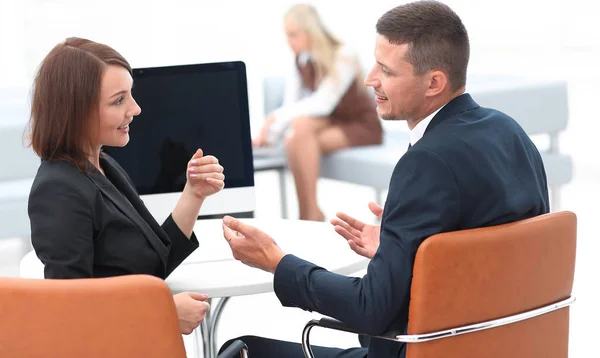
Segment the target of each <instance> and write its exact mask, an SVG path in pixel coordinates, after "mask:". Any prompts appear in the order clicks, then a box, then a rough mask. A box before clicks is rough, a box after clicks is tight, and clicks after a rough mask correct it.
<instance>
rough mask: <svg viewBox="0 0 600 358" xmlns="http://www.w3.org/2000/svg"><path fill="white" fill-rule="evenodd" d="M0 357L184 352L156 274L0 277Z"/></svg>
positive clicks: (168, 295) (168, 298) (169, 300)
mask: <svg viewBox="0 0 600 358" xmlns="http://www.w3.org/2000/svg"><path fill="white" fill-rule="evenodd" d="M0 357H11V358H18V357H27V358H36V357H44V358H71V357H86V358H100V357H102V358H105V357H110V358H120V357H123V358H124V357H128V358H130V357H145V358H147V357H161V358H163V357H175V358H179V357H181V358H184V357H185V348H184V345H183V339H182V337H181V333H180V329H179V323H178V319H177V314H176V311H175V304H174V302H173V296H172V295H171V292H170V291H169V288H168V287H167V285H166V284H165V282H164V281H162V280H160V279H158V278H155V277H152V276H144V275H136V276H121V277H111V278H99V279H76V280H41V279H20V278H0Z"/></svg>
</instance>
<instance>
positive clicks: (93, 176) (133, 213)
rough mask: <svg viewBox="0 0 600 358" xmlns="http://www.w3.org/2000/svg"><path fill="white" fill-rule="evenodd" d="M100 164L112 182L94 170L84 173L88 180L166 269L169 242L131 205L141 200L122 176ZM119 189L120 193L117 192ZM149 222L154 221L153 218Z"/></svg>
mask: <svg viewBox="0 0 600 358" xmlns="http://www.w3.org/2000/svg"><path fill="white" fill-rule="evenodd" d="M101 162H102V168H103V169H104V172H105V173H106V175H108V176H110V178H111V180H112V182H111V181H109V180H108V179H107V177H105V176H104V175H102V173H100V172H99V171H98V170H97V169H95V168H94V169H93V171H92V172H90V173H86V174H87V176H88V178H90V180H91V181H92V183H94V185H96V187H98V189H99V190H100V191H101V192H102V194H103V195H104V196H106V197H107V198H108V199H109V200H110V201H112V202H113V204H115V206H116V207H117V208H118V209H119V210H120V211H121V212H122V213H123V214H124V215H125V216H127V217H128V218H129V219H130V220H131V221H132V222H133V223H134V224H135V225H136V226H137V227H138V228H139V229H140V231H141V232H142V233H143V235H144V237H146V239H147V240H148V242H149V243H150V245H151V246H152V248H154V250H155V251H156V252H157V253H158V255H159V256H160V259H161V261H162V263H163V266H164V267H165V268H166V265H167V258H168V256H169V248H170V245H171V241H170V240H169V238H168V237H166V234H165V233H164V231H162V230H160V232H155V230H153V229H152V227H151V225H150V223H149V222H148V221H146V220H144V218H143V217H142V215H141V214H142V213H140V211H139V210H138V208H136V207H135V206H134V204H133V203H135V201H134V200H132V199H137V200H139V201H140V202H141V199H140V198H139V197H138V195H137V193H136V192H135V189H134V188H133V187H132V186H131V184H130V183H129V182H128V181H127V179H126V178H125V177H124V176H123V174H121V173H120V172H119V171H118V170H117V169H116V168H115V167H114V166H113V165H112V163H110V162H109V161H108V160H101ZM117 188H118V189H117ZM119 189H120V190H121V192H119ZM136 206H137V205H136ZM144 208H145V207H144ZM146 212H147V210H146ZM148 215H149V213H148ZM151 220H153V221H154V219H153V218H152V219H151ZM160 236H164V237H160Z"/></svg>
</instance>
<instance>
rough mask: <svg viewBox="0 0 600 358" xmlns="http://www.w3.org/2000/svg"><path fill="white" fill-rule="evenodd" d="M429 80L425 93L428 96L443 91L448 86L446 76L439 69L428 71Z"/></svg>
mask: <svg viewBox="0 0 600 358" xmlns="http://www.w3.org/2000/svg"><path fill="white" fill-rule="evenodd" d="M428 77H429V81H428V87H427V91H426V92H425V95H426V96H428V97H434V96H437V95H438V94H440V93H442V92H444V91H445V90H446V88H447V87H448V86H449V83H448V76H447V75H446V74H445V73H444V72H443V71H440V70H434V71H432V72H430V73H429V76H428Z"/></svg>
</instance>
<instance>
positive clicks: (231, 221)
mask: <svg viewBox="0 0 600 358" xmlns="http://www.w3.org/2000/svg"><path fill="white" fill-rule="evenodd" d="M223 224H225V226H227V227H228V228H230V229H231V230H234V231H237V232H239V233H240V234H242V235H244V236H254V234H255V232H256V231H257V230H256V228H255V227H254V226H252V225H248V224H246V223H243V222H241V221H240V220H238V219H236V218H234V217H231V216H228V215H226V216H224V217H223Z"/></svg>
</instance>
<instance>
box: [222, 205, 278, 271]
mask: <svg viewBox="0 0 600 358" xmlns="http://www.w3.org/2000/svg"><path fill="white" fill-rule="evenodd" d="M223 236H224V237H225V240H227V242H228V243H229V246H230V247H231V251H232V252H233V257H234V258H235V259H236V260H240V261H241V262H242V263H244V264H245V265H248V266H250V267H256V268H259V269H261V270H264V271H267V272H271V273H275V269H276V268H277V265H278V264H279V261H281V259H282V258H283V257H284V256H285V254H284V253H283V251H281V249H280V248H279V246H277V243H275V241H274V240H273V239H272V238H271V237H270V236H269V235H267V234H265V233H264V232H262V231H260V230H258V229H257V228H255V227H254V226H251V225H248V224H245V223H243V222H241V221H239V220H238V219H235V218H232V217H231V216H225V217H224V218H223Z"/></svg>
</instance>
